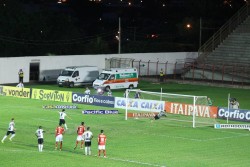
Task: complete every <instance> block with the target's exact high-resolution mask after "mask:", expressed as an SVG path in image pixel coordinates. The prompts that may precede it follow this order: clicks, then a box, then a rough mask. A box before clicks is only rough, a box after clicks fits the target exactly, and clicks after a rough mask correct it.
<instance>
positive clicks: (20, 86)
mask: <svg viewBox="0 0 250 167" xmlns="http://www.w3.org/2000/svg"><path fill="white" fill-rule="evenodd" d="M16 87H18V88H24V84H23V83H22V82H19V84H17V86H16Z"/></svg>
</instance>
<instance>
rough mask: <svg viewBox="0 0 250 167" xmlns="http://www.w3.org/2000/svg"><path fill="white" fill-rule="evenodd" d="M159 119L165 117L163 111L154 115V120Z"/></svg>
mask: <svg viewBox="0 0 250 167" xmlns="http://www.w3.org/2000/svg"><path fill="white" fill-rule="evenodd" d="M161 117H167V113H166V112H165V111H160V112H159V113H158V114H156V115H155V116H154V118H153V119H154V120H158V119H160V118H161Z"/></svg>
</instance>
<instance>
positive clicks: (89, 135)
mask: <svg viewBox="0 0 250 167" xmlns="http://www.w3.org/2000/svg"><path fill="white" fill-rule="evenodd" d="M92 138H93V133H92V132H91V131H90V127H87V131H86V132H84V133H83V139H84V141H85V155H91V140H92Z"/></svg>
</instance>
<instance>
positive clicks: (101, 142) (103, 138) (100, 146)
mask: <svg viewBox="0 0 250 167" xmlns="http://www.w3.org/2000/svg"><path fill="white" fill-rule="evenodd" d="M103 132H104V131H103V130H101V133H100V134H99V135H98V138H97V141H98V156H100V154H101V151H103V156H104V157H105V158H106V149H105V145H106V139H107V138H106V135H105V134H104V133H103Z"/></svg>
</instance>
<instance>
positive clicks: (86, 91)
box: [84, 87, 90, 95]
mask: <svg viewBox="0 0 250 167" xmlns="http://www.w3.org/2000/svg"><path fill="white" fill-rule="evenodd" d="M84 93H85V94H87V95H90V90H89V88H88V87H86V90H85V92H84Z"/></svg>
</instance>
